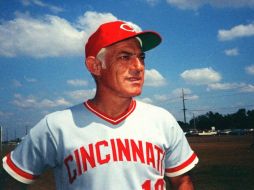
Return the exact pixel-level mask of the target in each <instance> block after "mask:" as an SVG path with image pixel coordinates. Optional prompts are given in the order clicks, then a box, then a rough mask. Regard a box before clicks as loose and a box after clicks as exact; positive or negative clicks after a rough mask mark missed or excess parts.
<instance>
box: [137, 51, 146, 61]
mask: <svg viewBox="0 0 254 190" xmlns="http://www.w3.org/2000/svg"><path fill="white" fill-rule="evenodd" d="M138 58H139V60H140V61H144V60H145V58H146V54H145V53H142V54H141V55H140V56H139V57H138Z"/></svg>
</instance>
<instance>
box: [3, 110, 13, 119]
mask: <svg viewBox="0 0 254 190" xmlns="http://www.w3.org/2000/svg"><path fill="white" fill-rule="evenodd" d="M11 116H13V113H11V112H3V111H0V117H1V118H9V117H11Z"/></svg>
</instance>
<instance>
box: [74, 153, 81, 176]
mask: <svg viewBox="0 0 254 190" xmlns="http://www.w3.org/2000/svg"><path fill="white" fill-rule="evenodd" d="M74 155H75V160H76V164H77V169H78V175H79V176H80V175H81V174H82V169H81V163H80V158H79V151H78V149H77V150H75V151H74Z"/></svg>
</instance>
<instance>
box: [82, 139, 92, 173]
mask: <svg viewBox="0 0 254 190" xmlns="http://www.w3.org/2000/svg"><path fill="white" fill-rule="evenodd" d="M80 154H81V158H82V164H83V170H84V172H86V171H87V161H88V162H89V164H90V166H91V167H92V168H94V167H95V166H96V165H95V159H94V151H93V144H89V153H88V152H87V151H86V149H85V148H84V147H81V148H80Z"/></svg>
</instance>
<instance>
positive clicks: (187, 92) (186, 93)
mask: <svg viewBox="0 0 254 190" xmlns="http://www.w3.org/2000/svg"><path fill="white" fill-rule="evenodd" d="M183 94H184V97H185V98H186V99H188V100H197V99H198V98H199V96H198V95H195V94H193V93H192V91H191V90H190V89H189V88H183V89H182V88H177V89H175V90H173V91H172V95H173V97H179V98H182V97H183Z"/></svg>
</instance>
